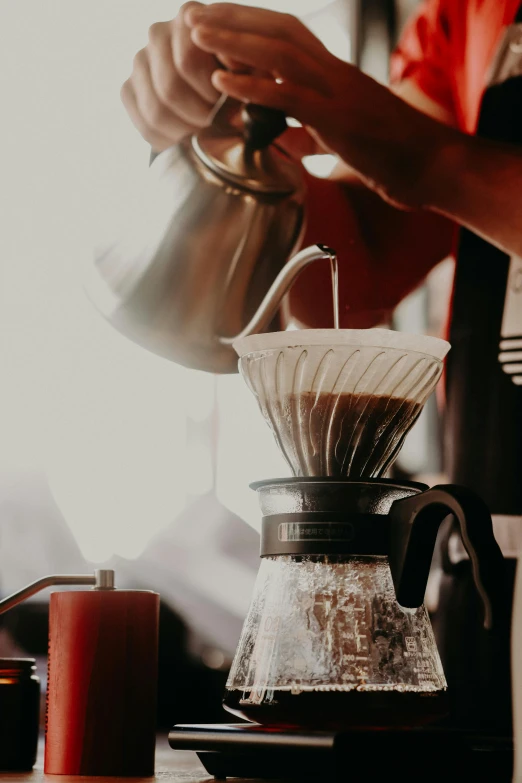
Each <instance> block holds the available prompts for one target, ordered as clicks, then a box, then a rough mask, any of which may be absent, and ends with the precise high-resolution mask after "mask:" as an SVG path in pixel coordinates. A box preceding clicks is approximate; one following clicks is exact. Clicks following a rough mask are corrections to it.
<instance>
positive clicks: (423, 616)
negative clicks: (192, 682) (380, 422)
mask: <svg viewBox="0 0 522 783" xmlns="http://www.w3.org/2000/svg"><path fill="white" fill-rule="evenodd" d="M255 486H256V488H257V489H258V492H259V497H260V502H261V508H262V512H263V530H262V540H261V554H262V555H263V560H262V564H261V568H260V571H259V575H258V578H257V582H256V585H255V590H254V597H253V601H252V604H251V607H250V611H249V613H248V616H247V618H246V621H245V624H244V628H243V632H242V635H241V639H240V642H239V646H238V650H237V652H236V656H235V659H234V662H233V665H232V668H231V671H230V675H229V679H228V682H227V691H226V694H225V699H224V706H225V707H226V709H228V710H229V711H231V712H233V713H235V714H237V715H240V716H241V717H244V718H247V719H248V720H252V721H255V722H258V723H262V724H266V725H272V726H278V727H296V726H306V727H320V728H322V729H340V728H348V727H352V726H357V727H373V728H384V727H388V726H395V727H401V728H406V727H413V726H418V725H422V724H424V723H429V722H432V721H434V720H437V719H438V718H440V717H442V716H443V715H444V714H445V713H446V711H447V690H446V680H445V677H444V672H443V669H442V665H441V661H440V657H439V653H438V650H437V647H436V644H435V639H434V636H433V631H432V628H431V624H430V621H429V618H428V614H427V612H426V609H425V608H424V606H423V605H421V604H422V600H423V596H424V589H425V583H426V580H427V574H428V570H429V564H430V560H431V553H432V551H433V544H434V542H435V536H436V533H437V528H438V526H439V524H440V522H441V521H442V519H443V518H444V517H446V516H447V514H448V513H449V511H453V512H454V513H456V515H457V516H458V517H459V521H461V525H462V524H464V526H465V527H466V536H465V538H466V540H467V544H468V547H469V548H470V549H471V550H472V553H473V555H474V556H476V558H475V559H476V561H477V563H478V562H479V561H480V563H481V574H480V580H479V581H480V585H481V587H482V588H484V590H483V598H484V599H485V603H486V604H487V606H486V615H487V617H486V622H489V623H490V622H491V600H493V601H494V596H493V599H491V594H492V593H493V594H494V593H495V580H496V578H497V577H498V574H499V569H501V567H502V566H501V561H502V557H501V555H500V552H499V550H498V547H497V545H496V542H495V540H494V538H493V534H492V530H491V519H490V517H489V514H488V512H487V510H486V509H485V508H484V507H483V506H481V505H480V501H478V499H476V498H475V496H471V493H466V491H465V490H460V489H459V488H451V487H450V488H435V489H433V490H428V491H425V492H423V490H427V488H426V487H425V486H424V485H421V484H414V483H412V482H405V483H395V482H393V481H386V480H379V481H377V480H368V481H347V480H344V481H343V480H335V479H317V478H315V479H314V478H308V479H280V480H274V481H266V482H261V483H259V484H257V485H255ZM462 492H464V497H463V496H462ZM476 502H478V506H475V505H474V503H476ZM466 509H468V510H469V511H473V516H474V519H472V520H471V519H470V520H469V524H468V515H467V513H466ZM477 509H478V512H477ZM488 520H489V522H488ZM488 524H489V528H488ZM419 530H420V533H419ZM470 530H471V536H470V535H469V534H470ZM412 532H413V534H412ZM430 548H431V551H430ZM482 561H484V562H482ZM390 564H391V566H392V568H390ZM412 568H413V571H412ZM397 596H399V598H401V601H402V602H403V603H404V604H406V606H401V605H399V603H398V600H397ZM419 596H420V600H419ZM408 605H409V606H410V608H407V606H408Z"/></svg>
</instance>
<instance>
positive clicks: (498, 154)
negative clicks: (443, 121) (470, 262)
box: [425, 132, 522, 256]
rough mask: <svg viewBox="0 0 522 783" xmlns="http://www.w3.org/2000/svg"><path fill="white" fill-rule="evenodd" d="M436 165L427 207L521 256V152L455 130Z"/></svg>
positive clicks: (429, 183) (427, 191)
mask: <svg viewBox="0 0 522 783" xmlns="http://www.w3.org/2000/svg"><path fill="white" fill-rule="evenodd" d="M435 161H436V163H435V165H434V166H433V169H432V170H431V172H430V175H429V177H428V181H427V184H426V194H425V199H426V206H427V207H428V208H429V209H431V210H433V211H434V212H438V213H439V214H442V215H446V216H448V217H450V218H453V219H454V220H455V221H457V222H458V223H460V224H461V225H463V226H466V227H467V228H470V229H471V230H473V231H474V232H475V233H477V234H479V235H480V236H482V237H484V239H487V240H488V241H489V242H491V243H492V244H494V245H496V246H497V247H499V248H501V249H502V250H505V251H506V252H507V253H510V254H516V255H519V256H522V150H520V149H519V148H517V147H512V146H508V145H503V144H499V143H496V142H491V141H488V140H485V139H481V138H478V137H476V136H466V135H464V134H459V133H456V132H455V133H454V134H453V135H452V138H451V139H450V140H449V141H448V143H447V144H445V145H444V146H443V148H442V149H441V151H440V153H439V155H438V156H437V157H436V159H435Z"/></svg>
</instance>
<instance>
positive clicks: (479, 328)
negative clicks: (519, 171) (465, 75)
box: [445, 6, 522, 515]
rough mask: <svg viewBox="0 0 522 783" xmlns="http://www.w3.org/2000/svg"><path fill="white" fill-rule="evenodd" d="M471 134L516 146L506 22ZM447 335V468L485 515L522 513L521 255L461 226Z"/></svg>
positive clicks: (511, 42) (514, 39) (519, 126)
mask: <svg viewBox="0 0 522 783" xmlns="http://www.w3.org/2000/svg"><path fill="white" fill-rule="evenodd" d="M516 22H518V23H521V22H522V6H521V8H520V10H519V12H518V14H517V17H516ZM477 135H479V136H482V137H484V138H488V139H493V140H496V141H500V142H507V143H510V144H517V145H521V146H522V28H518V29H517V28H516V27H514V26H511V27H510V28H508V31H507V34H506V37H505V38H504V41H503V44H502V45H501V47H500V50H499V53H498V56H497V58H496V61H495V63H494V65H493V69H492V81H491V82H490V84H489V85H488V87H487V89H486V91H485V93H484V96H483V99H482V104H481V108H480V115H479V122H478V129H477ZM520 198H521V209H520V230H521V231H522V194H520ZM449 339H450V343H451V346H452V347H451V351H450V352H449V354H448V360H447V375H446V383H447V411H446V422H445V446H446V467H447V472H448V474H449V476H450V479H451V481H452V482H454V483H456V484H464V485H465V486H467V487H470V488H471V489H474V490H475V491H476V492H478V493H479V494H480V495H481V496H482V498H483V499H484V500H485V501H486V503H487V504H488V506H489V508H490V510H491V513H493V514H512V515H522V259H519V258H510V257H509V256H508V255H506V253H503V252H502V251H500V250H498V249H497V248H495V247H493V245H490V244H489V242H486V241H485V240H484V239H481V238H480V237H478V236H477V235H476V234H474V233H473V232H472V231H468V230H466V229H462V230H461V232H460V241H459V247H458V255H457V266H456V274H455V285H454V293H453V310H452V320H451V329H450V338H449Z"/></svg>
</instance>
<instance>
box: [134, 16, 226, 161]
mask: <svg viewBox="0 0 522 783" xmlns="http://www.w3.org/2000/svg"><path fill="white" fill-rule="evenodd" d="M199 5H200V4H199V3H196V2H191V3H186V4H185V6H184V7H183V8H182V10H181V11H180V13H179V14H178V16H177V17H176V19H174V20H172V21H170V22H159V23H157V24H153V25H152V26H151V27H150V29H149V41H148V44H147V46H146V47H145V49H142V50H141V51H140V52H138V54H137V55H136V57H135V58H134V65H133V70H132V74H131V76H130V78H129V79H128V80H127V82H126V83H125V84H124V86H123V87H122V90H121V98H122V101H123V104H124V106H125V108H126V110H127V112H128V114H129V116H130V118H131V120H132V122H133V123H134V125H135V126H136V128H137V129H138V130H139V132H140V133H141V134H142V136H143V137H144V138H145V139H146V140H147V141H149V142H150V143H151V144H152V145H153V147H154V148H155V149H160V148H161V149H164V148H165V147H167V146H170V145H171V144H176V143H177V142H178V141H180V140H181V138H183V136H185V135H186V134H188V133H190V132H192V131H194V130H197V129H198V128H201V127H204V126H206V125H207V124H208V122H209V119H210V116H211V112H212V109H213V107H214V104H215V102H216V100H217V99H218V98H219V92H218V91H217V90H216V88H215V87H214V86H213V84H212V81H211V75H212V72H213V71H214V70H215V69H216V68H217V67H218V66H219V63H218V61H217V60H216V57H215V56H214V54H212V53H210V52H207V51H203V50H202V49H198V47H197V46H196V45H195V44H194V42H193V41H192V39H191V36H190V30H189V28H188V26H187V25H186V24H185V22H184V19H183V15H184V13H185V12H186V11H187V10H189V9H191V8H194V7H196V8H197V7H198V6H199Z"/></svg>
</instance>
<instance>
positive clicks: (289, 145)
mask: <svg viewBox="0 0 522 783" xmlns="http://www.w3.org/2000/svg"><path fill="white" fill-rule="evenodd" d="M277 146H278V147H282V148H283V149H284V150H285V151H286V152H287V153H288V154H289V155H291V156H292V157H293V158H296V159H297V160H301V158H304V157H306V156H307V155H321V154H324V153H325V152H327V150H326V149H325V148H324V147H323V146H322V145H321V144H320V143H319V142H318V141H317V139H315V138H314V137H313V136H312V135H311V134H310V133H309V131H308V130H307V129H306V128H288V130H286V131H285V132H284V133H283V135H282V136H279V137H278V139H277Z"/></svg>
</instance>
